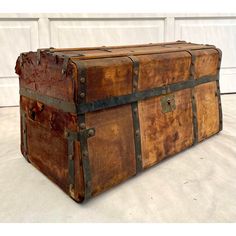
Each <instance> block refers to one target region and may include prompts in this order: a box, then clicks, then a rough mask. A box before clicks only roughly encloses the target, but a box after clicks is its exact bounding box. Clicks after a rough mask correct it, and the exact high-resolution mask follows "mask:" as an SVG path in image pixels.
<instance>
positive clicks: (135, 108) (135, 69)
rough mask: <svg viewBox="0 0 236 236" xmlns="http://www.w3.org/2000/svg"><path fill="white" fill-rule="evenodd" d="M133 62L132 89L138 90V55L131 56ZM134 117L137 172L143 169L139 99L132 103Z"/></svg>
mask: <svg viewBox="0 0 236 236" xmlns="http://www.w3.org/2000/svg"><path fill="white" fill-rule="evenodd" d="M128 58H130V60H131V61H132V63H133V79H132V91H133V93H134V92H136V91H137V88H138V79H139V60H138V58H137V57H134V56H129V57H128ZM131 109H132V118H133V129H134V146H135V159H136V174H138V173H139V172H141V171H142V169H143V164H142V148H141V136H140V135H141V134H140V124H139V112H138V101H135V102H133V103H131Z"/></svg>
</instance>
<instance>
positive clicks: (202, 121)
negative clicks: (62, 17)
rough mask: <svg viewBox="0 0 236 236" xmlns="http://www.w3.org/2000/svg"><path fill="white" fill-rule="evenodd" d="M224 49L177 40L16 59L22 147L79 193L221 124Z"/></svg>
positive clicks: (91, 191) (122, 176) (92, 191)
mask: <svg viewBox="0 0 236 236" xmlns="http://www.w3.org/2000/svg"><path fill="white" fill-rule="evenodd" d="M220 62H221V51H220V50H219V49H217V48H216V47H215V46H212V45H202V44H201V45H200V44H193V43H186V42H184V41H177V42H173V43H163V44H147V45H133V46H123V47H122V46H117V47H97V48H74V49H73V48H71V49H54V48H50V49H40V50H38V51H37V52H28V53H22V54H21V55H20V57H19V58H18V60H17V64H16V73H17V74H18V75H19V78H20V111H21V152H22V154H23V155H24V157H25V158H26V159H27V160H28V161H29V162H31V163H32V164H33V165H34V166H35V167H37V168H38V169H39V170H40V171H41V172H43V173H44V174H45V175H46V176H47V177H49V178H50V179H51V180H52V181H53V182H55V183H56V184H57V185H58V186H60V187H61V188H62V189H63V190H64V191H65V192H66V193H67V194H69V195H70V196H71V197H72V198H73V199H75V200H76V201H78V202H81V201H83V200H86V199H88V198H90V197H91V196H95V195H97V194H99V193H100V192H102V191H104V190H107V189H108V188H110V187H112V186H114V185H116V184H118V183H120V182H122V181H124V180H126V179H128V178H129V177H131V176H134V175H136V174H138V173H139V172H141V171H142V170H144V169H146V168H148V167H150V166H153V165H155V164H157V163H159V162H160V161H161V160H163V159H164V158H166V157H169V156H172V155H174V154H176V153H178V152H180V151H182V150H184V149H186V148H188V147H191V146H193V145H194V144H196V143H198V142H201V141H202V140H204V139H206V138H208V137H210V136H212V135H214V134H216V133H218V132H219V131H220V130H221V129H222V111H221V102H220V89H219V69H220Z"/></svg>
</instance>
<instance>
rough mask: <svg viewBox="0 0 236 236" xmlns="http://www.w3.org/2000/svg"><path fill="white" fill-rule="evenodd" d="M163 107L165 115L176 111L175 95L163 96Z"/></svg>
mask: <svg viewBox="0 0 236 236" xmlns="http://www.w3.org/2000/svg"><path fill="white" fill-rule="evenodd" d="M161 107H162V112H163V113H167V112H171V111H174V110H175V109H176V105H175V95H174V94H169V95H166V96H163V97H162V98H161Z"/></svg>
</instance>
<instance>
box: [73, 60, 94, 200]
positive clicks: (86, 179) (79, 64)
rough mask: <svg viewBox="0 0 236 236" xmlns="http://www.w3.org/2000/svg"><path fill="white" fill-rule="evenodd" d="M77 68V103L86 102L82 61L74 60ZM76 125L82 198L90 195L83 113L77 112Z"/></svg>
mask: <svg viewBox="0 0 236 236" xmlns="http://www.w3.org/2000/svg"><path fill="white" fill-rule="evenodd" d="M76 64H77V69H78V82H79V89H78V104H81V105H82V104H85V102H86V77H87V73H86V66H85V64H84V63H83V62H81V61H78V62H76ZM78 126H79V127H80V133H81V135H80V154H81V158H82V166H83V175H84V200H87V199H89V198H90V197H91V173H90V163H89V152H88V142H87V138H88V135H87V132H83V131H85V130H86V123H85V114H78Z"/></svg>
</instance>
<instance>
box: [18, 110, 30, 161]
mask: <svg viewBox="0 0 236 236" xmlns="http://www.w3.org/2000/svg"><path fill="white" fill-rule="evenodd" d="M20 115H21V124H22V141H23V156H24V158H25V159H26V160H27V161H28V162H29V159H28V155H27V154H28V151H27V127H26V114H25V112H24V111H23V110H22V109H20Z"/></svg>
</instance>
